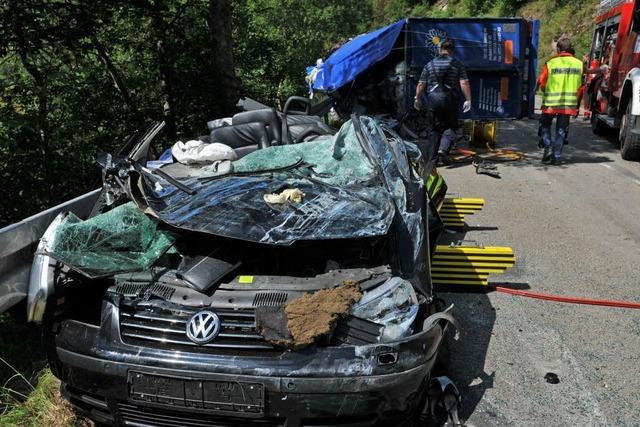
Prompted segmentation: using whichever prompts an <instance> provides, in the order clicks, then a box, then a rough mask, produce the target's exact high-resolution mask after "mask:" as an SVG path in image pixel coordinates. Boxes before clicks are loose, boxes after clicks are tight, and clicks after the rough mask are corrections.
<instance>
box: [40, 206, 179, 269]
mask: <svg viewBox="0 0 640 427" xmlns="http://www.w3.org/2000/svg"><path fill="white" fill-rule="evenodd" d="M173 242H174V238H173V237H172V236H171V235H170V234H169V233H167V232H166V231H164V230H161V229H159V228H158V221H156V220H154V219H153V218H151V217H149V216H147V215H146V214H144V213H143V212H142V211H141V210H140V209H138V208H137V207H136V205H135V204H133V203H127V204H124V205H121V206H118V207H116V208H114V209H112V210H110V211H108V212H106V213H103V214H101V215H97V216H94V217H92V218H89V219H87V220H86V221H82V220H81V219H80V218H78V217H77V216H75V215H73V214H71V213H70V214H69V215H67V217H66V218H65V219H64V220H63V221H62V223H61V224H60V225H59V226H58V228H57V229H56V230H55V233H53V238H52V239H50V241H45V250H46V252H47V253H48V254H49V255H50V256H52V257H53V258H55V259H57V260H58V261H60V262H62V263H64V264H67V265H68V266H69V267H71V268H73V269H74V270H77V271H80V272H82V273H84V274H85V275H87V276H89V277H99V276H105V275H111V274H115V273H124V272H131V271H140V270H146V269H148V268H149V267H151V265H152V264H153V263H154V262H155V261H156V260H157V259H158V258H160V256H162V255H163V254H164V253H165V252H166V251H167V250H168V249H169V248H170V247H171V246H172V245H173Z"/></svg>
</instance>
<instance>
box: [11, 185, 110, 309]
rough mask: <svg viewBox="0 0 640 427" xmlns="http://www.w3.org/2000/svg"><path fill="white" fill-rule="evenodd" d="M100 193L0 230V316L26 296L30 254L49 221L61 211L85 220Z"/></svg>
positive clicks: (77, 198) (85, 195) (96, 192)
mask: <svg viewBox="0 0 640 427" xmlns="http://www.w3.org/2000/svg"><path fill="white" fill-rule="evenodd" d="M100 191H101V190H100V189H97V190H93V191H91V192H89V193H86V194H83V195H82V196H79V197H76V198H75V199H72V200H69V201H67V202H64V203H61V204H59V205H57V206H54V207H53V208H50V209H47V210H45V211H42V212H40V213H38V214H36V215H33V216H31V217H29V218H27V219H23V220H22V221H20V222H17V223H15V224H11V225H9V226H7V227H4V228H2V229H0V313H3V312H4V311H6V310H8V309H9V308H11V307H12V306H14V305H15V304H17V303H19V302H20V301H21V300H22V299H23V298H24V297H26V295H27V286H28V283H29V272H30V270H31V262H32V260H33V254H34V252H35V249H36V246H37V245H38V241H39V240H40V237H41V236H42V234H43V233H44V232H45V230H46V229H47V227H48V226H49V224H50V223H51V221H52V220H53V219H54V218H55V217H56V215H58V213H60V212H63V211H69V212H73V213H74V214H75V215H77V216H79V217H80V218H86V217H87V216H88V215H89V213H90V212H91V208H92V207H93V205H94V203H95V202H96V200H97V199H98V196H99V194H100Z"/></svg>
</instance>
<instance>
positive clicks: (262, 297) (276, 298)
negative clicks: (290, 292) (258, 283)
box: [253, 292, 287, 307]
mask: <svg viewBox="0 0 640 427" xmlns="http://www.w3.org/2000/svg"><path fill="white" fill-rule="evenodd" d="M286 300H287V294H286V293H285V292H258V293H256V296H255V297H253V306H254V307H279V306H281V305H282V304H284V303H285V301H286Z"/></svg>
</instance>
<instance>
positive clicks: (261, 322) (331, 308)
mask: <svg viewBox="0 0 640 427" xmlns="http://www.w3.org/2000/svg"><path fill="white" fill-rule="evenodd" d="M361 297H362V293H361V292H360V288H359V286H358V283H357V282H355V281H353V280H344V281H343V282H342V283H341V284H340V285H338V286H336V287H335V288H331V289H321V290H319V291H316V292H313V293H309V294H306V295H304V296H302V297H300V298H296V299H294V300H293V301H291V302H289V303H287V304H285V305H283V306H280V307H257V308H256V324H257V326H258V329H259V330H260V333H261V334H262V336H264V337H265V339H266V340H267V341H269V342H270V343H272V344H275V345H277V346H280V347H287V348H293V349H300V348H303V347H307V346H309V345H311V344H314V343H317V342H318V341H321V340H323V339H324V338H328V337H329V335H330V334H331V331H332V330H333V328H334V326H335V324H336V322H337V321H338V319H340V318H341V317H344V316H345V315H347V314H348V313H349V310H350V309H351V306H352V305H353V304H355V303H356V302H358V301H360V298H361Z"/></svg>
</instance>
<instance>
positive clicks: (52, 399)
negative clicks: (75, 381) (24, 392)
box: [0, 369, 86, 427]
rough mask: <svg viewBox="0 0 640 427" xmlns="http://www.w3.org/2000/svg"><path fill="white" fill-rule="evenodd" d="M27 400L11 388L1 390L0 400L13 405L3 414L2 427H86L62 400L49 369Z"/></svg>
mask: <svg viewBox="0 0 640 427" xmlns="http://www.w3.org/2000/svg"><path fill="white" fill-rule="evenodd" d="M18 397H21V396H18ZM25 397H26V400H22V399H17V398H16V396H15V392H13V391H11V390H9V389H4V388H3V389H2V390H1V391H0V400H4V399H8V400H9V401H10V402H11V403H10V404H9V405H8V407H7V412H5V413H4V414H1V415H0V426H1V427H43V426H47V427H73V426H77V425H83V424H84V423H83V421H82V420H78V419H76V416H75V414H74V412H73V410H72V409H71V407H70V406H69V404H68V403H66V402H65V401H64V400H62V397H61V396H60V381H58V379H57V378H56V377H54V376H53V374H52V373H51V371H50V370H49V369H43V370H42V372H41V373H40V375H39V377H38V382H37V385H36V386H35V387H34V388H33V390H32V391H31V393H29V395H28V396H25ZM84 425H86V424H84Z"/></svg>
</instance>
